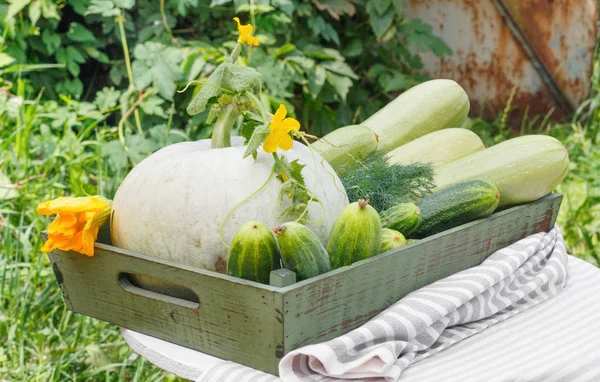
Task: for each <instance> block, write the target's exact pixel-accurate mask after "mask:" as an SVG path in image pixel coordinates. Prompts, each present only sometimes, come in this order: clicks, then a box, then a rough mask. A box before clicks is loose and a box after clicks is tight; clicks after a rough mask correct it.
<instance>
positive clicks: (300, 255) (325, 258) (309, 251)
mask: <svg viewBox="0 0 600 382" xmlns="http://www.w3.org/2000/svg"><path fill="white" fill-rule="evenodd" d="M275 236H276V237H277V242H278V243H279V250H280V251H281V259H282V260H283V266H284V267H285V268H287V269H289V270H290V271H294V272H296V280H297V281H302V280H306V279H309V278H311V277H315V276H318V275H320V274H323V273H326V272H329V271H330V270H331V261H330V260H329V255H328V254H327V251H325V248H324V247H323V244H321V242H320V241H319V238H318V237H317V236H316V235H315V234H314V233H313V231H311V230H310V229H309V228H308V227H306V226H304V225H302V224H300V223H296V222H289V223H283V224H282V225H281V226H280V227H277V228H276V229H275Z"/></svg>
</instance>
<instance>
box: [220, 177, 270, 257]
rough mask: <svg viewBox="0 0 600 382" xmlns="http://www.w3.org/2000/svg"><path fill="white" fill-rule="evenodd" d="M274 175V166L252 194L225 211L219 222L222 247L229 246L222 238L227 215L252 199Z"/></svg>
mask: <svg viewBox="0 0 600 382" xmlns="http://www.w3.org/2000/svg"><path fill="white" fill-rule="evenodd" d="M274 173H275V166H273V167H272V168H271V172H270V173H269V177H268V178H267V180H265V182H264V183H263V184H262V185H261V186H260V187H259V188H258V189H257V190H256V191H254V192H253V193H252V194H250V195H249V196H247V197H246V198H245V199H243V200H240V201H239V202H238V203H237V204H236V205H235V206H233V207H232V208H231V209H230V210H229V211H227V214H225V217H224V218H223V221H221V225H220V226H219V238H220V239H221V243H223V245H224V246H226V247H227V248H229V245H228V244H227V243H225V239H224V238H223V228H224V227H225V222H226V221H227V218H228V217H229V215H231V213H232V212H233V211H235V209H236V208H238V207H239V206H241V205H242V204H244V203H246V202H247V201H248V200H250V199H252V198H253V197H254V196H255V195H256V194H258V193H259V192H261V191H262V190H263V189H264V188H265V187H267V184H269V182H270V181H271V178H272V177H273V174H274Z"/></svg>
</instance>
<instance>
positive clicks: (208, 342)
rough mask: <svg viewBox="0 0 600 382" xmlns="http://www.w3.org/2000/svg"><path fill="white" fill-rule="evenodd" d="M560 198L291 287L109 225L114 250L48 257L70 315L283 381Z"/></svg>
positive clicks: (537, 225) (536, 227)
mask: <svg viewBox="0 0 600 382" xmlns="http://www.w3.org/2000/svg"><path fill="white" fill-rule="evenodd" d="M561 199H562V197H561V196H560V195H554V194H552V195H548V196H546V197H544V198H542V199H540V200H538V201H535V202H533V203H528V204H525V205H521V206H517V207H514V208H511V209H508V210H505V211H501V212H497V213H495V214H494V215H492V216H491V217H488V218H486V219H481V220H478V221H475V222H471V223H468V224H465V225H462V226H460V227H457V228H454V229H451V230H448V231H445V232H442V233H440V234H438V235H435V236H432V237H429V238H426V239H423V240H420V241H418V242H416V243H414V244H411V245H409V246H406V247H401V248H398V249H396V250H393V251H390V252H387V253H385V254H382V255H379V256H376V257H373V258H370V259H367V260H363V261H361V262H358V263H355V264H352V265H350V266H348V267H344V268H340V269H336V270H334V271H332V272H329V273H327V274H324V275H320V276H317V277H314V278H311V279H309V280H305V281H302V282H299V283H295V284H292V285H289V286H285V287H276V286H270V285H263V284H259V283H254V282H250V281H247V280H242V279H238V278H235V277H231V276H227V275H222V274H219V273H215V272H211V271H207V270H202V269H197V268H194V267H190V266H186V265H182V264H177V263H175V262H172V261H169V260H166V259H159V258H156V257H150V256H146V255H143V254H138V253H134V252H131V251H127V250H123V249H119V248H116V247H112V246H110V245H108V244H109V243H110V235H108V231H106V228H107V227H108V226H107V227H104V228H105V229H104V231H103V232H102V239H101V241H103V242H104V243H107V244H102V243H97V244H96V247H95V248H96V255H95V256H94V257H91V258H89V257H86V256H83V255H81V254H78V253H74V252H64V251H60V250H57V251H54V252H52V253H51V254H50V255H49V257H50V261H51V263H52V266H53V269H54V271H55V275H56V279H57V280H58V282H59V285H60V287H61V290H62V292H63V296H64V300H65V303H66V305H67V307H68V308H69V309H70V310H72V311H74V312H78V313H82V314H85V315H88V316H91V317H95V318H98V319H101V320H104V321H108V322H110V323H113V324H116V325H119V326H122V327H125V328H128V329H132V330H135V331H138V332H141V333H144V334H148V335H151V336H154V337H157V338H160V339H163V340H166V341H170V342H173V343H176V344H179V345H182V346H186V347H189V348H192V349H195V350H199V351H202V352H205V353H208V354H211V355H214V356H217V357H220V358H223V359H229V360H232V361H235V362H238V363H241V364H243V365H246V366H250V367H253V368H256V369H259V370H263V371H266V372H269V373H272V374H277V372H278V363H279V360H280V359H281V357H282V356H283V355H284V354H285V353H287V352H289V351H290V350H293V349H295V348H298V347H300V346H304V345H306V344H311V343H316V342H321V341H325V340H327V339H331V338H334V337H336V336H339V335H341V334H343V333H345V332H347V331H349V330H351V329H353V328H356V327H358V326H360V325H361V324H363V323H365V322H366V321H368V320H369V319H370V318H371V317H373V316H375V315H376V314H378V313H379V312H381V311H382V310H384V309H385V308H387V307H388V306H390V305H391V304H393V303H394V302H395V301H397V300H398V299H400V298H401V297H403V296H404V295H406V294H408V293H410V292H412V291H413V290H415V289H417V288H420V287H422V286H424V285H427V284H429V283H431V282H433V281H436V280H439V279H440V278H443V277H446V276H449V275H451V274H453V273H456V272H459V271H461V270H463V269H466V268H469V267H472V266H475V265H477V264H479V263H481V261H483V259H484V258H485V257H487V256H488V255H489V254H491V253H492V252H493V251H495V250H497V249H499V248H502V247H504V246H506V245H508V244H510V243H512V242H514V241H516V240H518V239H521V238H523V237H525V236H527V235H530V234H532V233H535V232H546V231H548V230H549V229H550V228H551V227H552V225H553V224H554V222H555V220H556V216H557V213H558V209H559V207H560V202H561ZM124 273H131V274H138V275H144V276H149V277H151V278H154V279H158V280H166V281H168V282H170V283H175V284H179V285H184V286H186V287H187V288H189V290H188V291H187V292H186V293H187V295H188V297H187V299H188V300H189V301H184V300H181V299H179V298H177V297H175V296H180V297H183V296H184V294H182V293H181V291H180V290H178V289H177V288H175V287H174V286H169V287H168V288H165V285H164V284H162V283H158V284H154V283H150V284H148V280H144V279H143V278H142V279H140V278H130V279H128V278H125V277H124V276H123V274H124ZM275 281H277V280H275ZM278 282H279V281H277V282H275V284H277V283H278ZM144 283H145V284H144ZM285 284H286V282H279V284H278V285H285ZM136 285H137V286H136ZM140 286H141V287H143V288H146V289H139V288H138V287H140ZM159 290H165V291H166V293H168V294H169V295H165V294H157V291H159ZM196 297H197V298H196Z"/></svg>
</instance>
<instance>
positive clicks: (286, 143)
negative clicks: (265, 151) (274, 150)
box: [279, 134, 294, 151]
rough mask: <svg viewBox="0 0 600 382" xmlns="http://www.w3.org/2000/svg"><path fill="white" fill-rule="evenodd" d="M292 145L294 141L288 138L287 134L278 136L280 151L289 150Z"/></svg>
mask: <svg viewBox="0 0 600 382" xmlns="http://www.w3.org/2000/svg"><path fill="white" fill-rule="evenodd" d="M293 145H294V141H293V140H292V137H290V135H289V134H282V135H281V136H279V147H280V148H281V149H282V150H285V151H287V150H289V149H291V148H292V146H293Z"/></svg>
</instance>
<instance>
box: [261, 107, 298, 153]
mask: <svg viewBox="0 0 600 382" xmlns="http://www.w3.org/2000/svg"><path fill="white" fill-rule="evenodd" d="M286 115H287V109H286V108H285V106H284V105H279V109H277V111H276V112H275V115H274V116H273V119H271V123H270V124H269V130H271V132H270V133H269V135H268V136H267V139H266V140H265V143H264V144H263V150H265V152H267V153H274V152H275V151H277V148H281V149H282V150H289V149H291V148H292V145H293V141H292V137H291V136H290V131H292V130H294V131H297V130H299V129H300V122H298V121H296V120H295V119H294V118H285V116H286Z"/></svg>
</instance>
